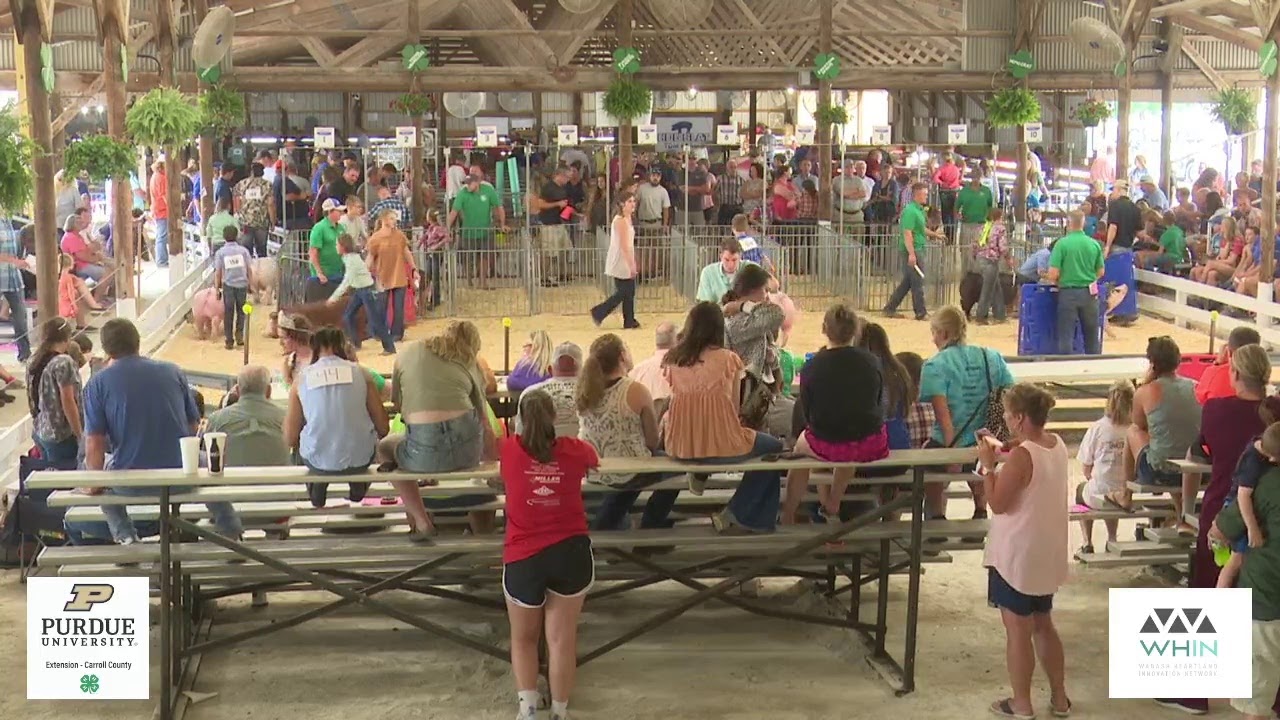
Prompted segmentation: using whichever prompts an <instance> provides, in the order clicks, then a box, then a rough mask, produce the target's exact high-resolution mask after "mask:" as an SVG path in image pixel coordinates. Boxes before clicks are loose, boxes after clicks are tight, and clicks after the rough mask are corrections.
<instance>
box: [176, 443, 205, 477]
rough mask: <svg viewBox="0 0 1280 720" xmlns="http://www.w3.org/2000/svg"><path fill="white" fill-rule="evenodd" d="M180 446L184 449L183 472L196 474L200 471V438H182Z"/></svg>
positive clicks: (184, 473)
mask: <svg viewBox="0 0 1280 720" xmlns="http://www.w3.org/2000/svg"><path fill="white" fill-rule="evenodd" d="M178 447H180V448H181V449H182V474H183V475H195V474H196V473H197V472H199V471H200V438H198V437H194V436H192V437H184V438H180V439H179V440H178Z"/></svg>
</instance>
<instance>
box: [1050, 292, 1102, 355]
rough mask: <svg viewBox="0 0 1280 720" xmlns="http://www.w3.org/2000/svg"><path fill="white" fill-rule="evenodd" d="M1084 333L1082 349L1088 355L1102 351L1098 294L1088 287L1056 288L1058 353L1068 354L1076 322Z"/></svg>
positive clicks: (1074, 335)
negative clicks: (1099, 331) (1099, 333)
mask: <svg viewBox="0 0 1280 720" xmlns="http://www.w3.org/2000/svg"><path fill="white" fill-rule="evenodd" d="M1077 322H1079V323H1080V330H1081V332H1082V333H1083V335H1084V351H1085V353H1087V354H1089V355H1097V354H1099V353H1101V352H1102V338H1101V337H1100V336H1099V335H1098V296H1097V295H1094V294H1093V293H1091V292H1089V288H1061V289H1059V290H1058V354H1059V355H1070V354H1071V345H1072V342H1073V341H1074V340H1075V337H1076V323H1077Z"/></svg>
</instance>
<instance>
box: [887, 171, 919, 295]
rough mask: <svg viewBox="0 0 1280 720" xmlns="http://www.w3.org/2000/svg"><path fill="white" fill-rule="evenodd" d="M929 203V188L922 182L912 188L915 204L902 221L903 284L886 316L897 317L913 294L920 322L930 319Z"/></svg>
mask: <svg viewBox="0 0 1280 720" xmlns="http://www.w3.org/2000/svg"><path fill="white" fill-rule="evenodd" d="M928 199H929V185H928V184H927V183H922V182H918V183H915V184H913V185H912V186H911V202H909V203H907V204H906V206H905V207H903V208H902V216H901V217H900V218H899V219H898V248H899V250H900V251H901V252H902V282H899V283H898V287H897V289H896V290H894V291H893V295H890V296H889V304H888V305H885V306H884V314H885V315H886V316H888V317H894V316H896V315H897V314H898V306H899V305H901V304H902V301H903V300H905V299H906V297H907V293H908V292H910V293H911V309H912V310H914V311H915V313H916V319H917V320H924V319H925V318H927V317H929V313H928V311H927V310H926V309H925V305H924V247H925V242H926V240H927V233H928V228H927V226H926V224H925V212H924V204H925V202H927V201H928Z"/></svg>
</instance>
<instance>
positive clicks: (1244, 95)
mask: <svg viewBox="0 0 1280 720" xmlns="http://www.w3.org/2000/svg"><path fill="white" fill-rule="evenodd" d="M1210 112H1212V113H1213V117H1214V119H1216V120H1217V121H1218V122H1220V123H1222V125H1223V127H1225V128H1226V129H1227V134H1228V135H1243V134H1245V133H1247V132H1250V131H1251V130H1253V129H1254V127H1255V126H1256V124H1257V118H1258V101H1257V100H1256V99H1255V98H1254V96H1253V93H1251V92H1249V91H1248V90H1244V89H1242V88H1238V87H1229V88H1223V89H1222V90H1219V91H1218V93H1217V94H1216V95H1214V98H1213V107H1212V109H1211V110H1210Z"/></svg>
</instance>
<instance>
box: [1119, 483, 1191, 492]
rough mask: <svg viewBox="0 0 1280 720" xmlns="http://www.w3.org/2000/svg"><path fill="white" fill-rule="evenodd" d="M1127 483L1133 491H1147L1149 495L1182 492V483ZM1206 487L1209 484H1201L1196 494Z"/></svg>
mask: <svg viewBox="0 0 1280 720" xmlns="http://www.w3.org/2000/svg"><path fill="white" fill-rule="evenodd" d="M1125 484H1126V485H1127V486H1128V488H1129V489H1130V490H1132V491H1133V492H1138V493H1147V494H1149V495H1161V494H1165V493H1170V492H1176V493H1180V492H1182V486H1181V485H1145V484H1143V483H1139V482H1131V483H1125ZM1206 487H1208V485H1207V484H1205V485H1201V486H1200V488H1199V490H1198V491H1197V493H1196V494H1197V495H1199V493H1202V492H1204V489H1205V488H1206Z"/></svg>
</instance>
